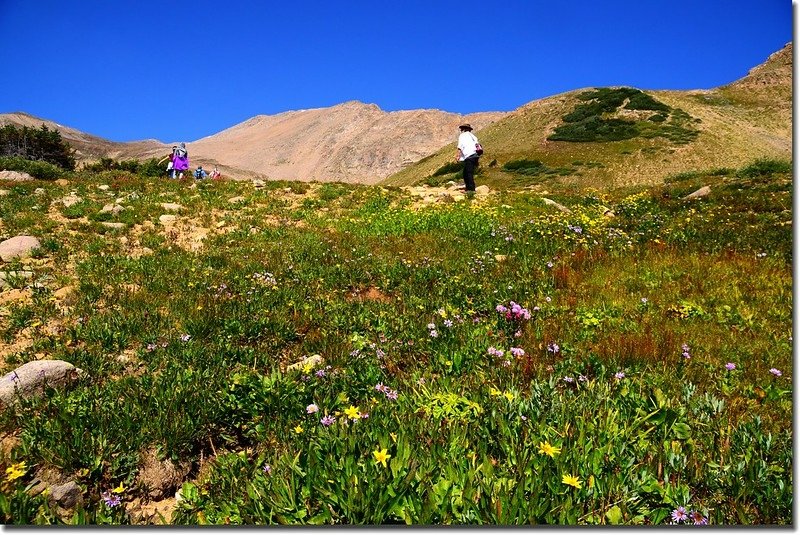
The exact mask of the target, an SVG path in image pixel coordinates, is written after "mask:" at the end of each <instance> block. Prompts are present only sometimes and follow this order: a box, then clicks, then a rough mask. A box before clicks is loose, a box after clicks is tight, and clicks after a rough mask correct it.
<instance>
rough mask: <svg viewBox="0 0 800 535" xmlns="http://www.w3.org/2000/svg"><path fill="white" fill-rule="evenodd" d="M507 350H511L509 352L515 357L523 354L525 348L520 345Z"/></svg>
mask: <svg viewBox="0 0 800 535" xmlns="http://www.w3.org/2000/svg"><path fill="white" fill-rule="evenodd" d="M509 351H511V354H512V355H514V356H515V357H522V356H523V355H525V350H524V349H522V348H521V347H512V348H511V349H510V350H509Z"/></svg>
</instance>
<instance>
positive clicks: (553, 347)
mask: <svg viewBox="0 0 800 535" xmlns="http://www.w3.org/2000/svg"><path fill="white" fill-rule="evenodd" d="M547 351H548V352H550V353H552V354H553V355H557V354H558V352H559V351H561V348H560V347H559V346H558V344H557V343H555V342H550V343H549V344H547Z"/></svg>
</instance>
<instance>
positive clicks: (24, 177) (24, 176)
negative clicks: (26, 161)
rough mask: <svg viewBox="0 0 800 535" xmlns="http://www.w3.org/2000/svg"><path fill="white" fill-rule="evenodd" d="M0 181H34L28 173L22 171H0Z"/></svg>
mask: <svg viewBox="0 0 800 535" xmlns="http://www.w3.org/2000/svg"><path fill="white" fill-rule="evenodd" d="M0 180H8V181H10V182H27V181H29V180H34V178H33V177H32V176H31V175H29V174H28V173H23V172H22V171H0Z"/></svg>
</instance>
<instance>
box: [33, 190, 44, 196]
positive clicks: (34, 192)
mask: <svg viewBox="0 0 800 535" xmlns="http://www.w3.org/2000/svg"><path fill="white" fill-rule="evenodd" d="M45 193H46V192H45V190H44V188H36V189H35V190H33V194H34V195H44V194H45Z"/></svg>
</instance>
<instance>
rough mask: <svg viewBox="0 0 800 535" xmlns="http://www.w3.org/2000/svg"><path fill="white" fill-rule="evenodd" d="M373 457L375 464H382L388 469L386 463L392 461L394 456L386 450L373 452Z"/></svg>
mask: <svg viewBox="0 0 800 535" xmlns="http://www.w3.org/2000/svg"><path fill="white" fill-rule="evenodd" d="M372 456H373V457H375V464H378V463H381V464H382V465H383V467H384V468H386V461H387V460H388V459H390V458H391V457H392V456H391V455H389V453H388V452H387V450H386V448H383V449H382V450H381V449H376V450H375V451H373V452H372Z"/></svg>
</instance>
